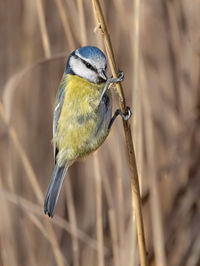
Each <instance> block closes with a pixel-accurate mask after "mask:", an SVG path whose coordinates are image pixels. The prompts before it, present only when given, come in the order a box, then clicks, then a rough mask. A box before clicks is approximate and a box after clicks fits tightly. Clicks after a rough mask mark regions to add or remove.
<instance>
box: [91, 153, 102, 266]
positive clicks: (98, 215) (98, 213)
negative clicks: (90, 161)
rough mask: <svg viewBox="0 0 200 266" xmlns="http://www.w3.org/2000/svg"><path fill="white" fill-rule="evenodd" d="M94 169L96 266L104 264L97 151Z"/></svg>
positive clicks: (100, 189) (100, 186) (100, 188)
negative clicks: (97, 244) (97, 243)
mask: <svg viewBox="0 0 200 266" xmlns="http://www.w3.org/2000/svg"><path fill="white" fill-rule="evenodd" d="M93 158H94V171H95V177H96V220H97V221H96V223H97V241H98V242H99V247H98V252H97V260H98V266H104V250H103V219H102V182H101V175H100V168H99V161H98V152H96V153H95V155H94V156H93Z"/></svg>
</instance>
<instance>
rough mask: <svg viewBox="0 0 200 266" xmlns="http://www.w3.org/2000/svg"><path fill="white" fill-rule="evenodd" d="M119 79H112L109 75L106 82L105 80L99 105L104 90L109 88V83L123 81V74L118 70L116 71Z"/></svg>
mask: <svg viewBox="0 0 200 266" xmlns="http://www.w3.org/2000/svg"><path fill="white" fill-rule="evenodd" d="M118 74H119V77H118V78H113V76H112V75H111V76H110V77H109V78H108V79H107V80H106V84H105V87H104V89H103V91H102V93H101V96H100V99H99V103H100V102H101V100H102V98H103V96H104V93H105V92H106V90H107V89H108V87H109V86H110V84H111V83H117V82H121V81H122V80H124V72H123V71H121V70H119V71H118Z"/></svg>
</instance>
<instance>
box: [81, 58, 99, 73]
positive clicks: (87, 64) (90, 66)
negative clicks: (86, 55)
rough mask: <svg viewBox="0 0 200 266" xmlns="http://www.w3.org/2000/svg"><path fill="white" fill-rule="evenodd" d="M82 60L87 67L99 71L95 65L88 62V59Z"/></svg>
mask: <svg viewBox="0 0 200 266" xmlns="http://www.w3.org/2000/svg"><path fill="white" fill-rule="evenodd" d="M81 61H82V62H83V64H84V65H85V66H86V67H87V68H89V69H91V70H92V71H95V72H96V73H97V69H96V68H95V67H93V66H92V65H91V64H90V63H88V62H86V61H85V60H83V59H81Z"/></svg>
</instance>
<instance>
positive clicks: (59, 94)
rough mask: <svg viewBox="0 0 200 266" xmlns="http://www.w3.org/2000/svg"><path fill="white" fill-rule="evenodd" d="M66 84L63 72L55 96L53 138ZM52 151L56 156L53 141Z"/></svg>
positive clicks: (65, 76)
mask: <svg viewBox="0 0 200 266" xmlns="http://www.w3.org/2000/svg"><path fill="white" fill-rule="evenodd" d="M66 85H67V75H66V74H65V73H64V74H63V77H62V79H61V81H60V85H59V88H58V92H57V96H56V104H55V109H54V116H53V138H54V137H55V135H56V130H57V124H58V119H59V117H60V113H61V110H62V106H63V102H64V97H65V88H66ZM53 151H54V158H56V146H55V143H54V144H53Z"/></svg>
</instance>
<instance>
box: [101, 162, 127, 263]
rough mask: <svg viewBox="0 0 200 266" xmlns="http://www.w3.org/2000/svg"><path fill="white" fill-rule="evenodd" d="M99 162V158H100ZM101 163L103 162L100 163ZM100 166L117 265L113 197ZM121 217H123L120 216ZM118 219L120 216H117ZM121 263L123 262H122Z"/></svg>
mask: <svg viewBox="0 0 200 266" xmlns="http://www.w3.org/2000/svg"><path fill="white" fill-rule="evenodd" d="M100 164H101V160H100ZM101 165H103V164H101ZM102 170H104V169H102V168H101V173H102V176H103V178H102V181H103V188H104V190H105V196H106V200H107V202H108V208H109V209H108V217H109V226H110V233H111V239H112V250H113V256H114V265H117V266H119V265H120V261H119V250H120V249H119V245H118V232H117V222H116V221H117V219H116V212H115V210H114V202H113V197H112V190H111V186H110V183H109V180H108V178H107V176H106V175H105V173H104V172H105V170H104V172H102ZM122 219H123V218H122ZM119 220H120V218H119ZM122 265H123V264H122Z"/></svg>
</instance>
